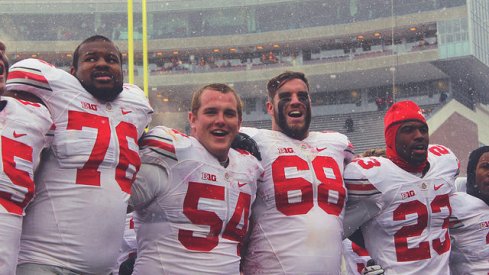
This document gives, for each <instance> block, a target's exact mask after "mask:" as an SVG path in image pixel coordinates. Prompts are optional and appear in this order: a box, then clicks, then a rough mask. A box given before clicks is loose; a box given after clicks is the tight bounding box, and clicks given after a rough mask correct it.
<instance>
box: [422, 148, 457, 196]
mask: <svg viewBox="0 0 489 275" xmlns="http://www.w3.org/2000/svg"><path fill="white" fill-rule="evenodd" d="M428 152H429V153H428V161H429V163H430V165H432V166H434V167H433V169H432V170H436V171H437V173H438V174H439V176H440V177H443V178H445V179H446V180H447V181H448V182H449V183H450V185H451V188H452V193H453V192H455V191H456V185H455V180H456V178H457V177H458V175H459V173H460V161H459V160H458V158H457V156H456V155H455V154H454V153H453V152H452V151H451V150H450V149H448V148H447V147H445V146H443V145H438V144H431V145H430V146H429V148H428Z"/></svg>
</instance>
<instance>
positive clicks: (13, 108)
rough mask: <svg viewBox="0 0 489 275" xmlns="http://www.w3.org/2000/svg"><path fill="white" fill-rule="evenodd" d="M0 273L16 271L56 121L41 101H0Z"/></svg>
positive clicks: (7, 99) (7, 98)
mask: <svg viewBox="0 0 489 275" xmlns="http://www.w3.org/2000/svg"><path fill="white" fill-rule="evenodd" d="M0 105H2V108H3V109H2V110H1V111H0V137H1V138H0V153H1V155H2V161H1V162H0V244H1V245H0V274H2V275H3V274H14V273H15V267H16V266H17V256H18V253H19V247H20V234H21V231H22V216H23V215H24V209H25V207H26V206H27V204H28V203H29V202H30V201H31V199H32V196H33V195H34V171H35V169H36V167H37V165H38V164H39V159H40V153H41V150H42V149H43V148H44V147H45V146H46V145H47V143H48V139H47V138H46V134H47V132H48V130H49V129H50V128H51V125H52V121H51V117H50V115H49V112H48V110H47V109H46V108H45V107H44V106H42V105H41V104H38V103H32V102H28V101H23V100H17V99H14V98H11V97H3V98H2V100H1V101H0Z"/></svg>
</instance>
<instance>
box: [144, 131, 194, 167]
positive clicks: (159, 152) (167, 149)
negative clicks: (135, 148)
mask: <svg viewBox="0 0 489 275" xmlns="http://www.w3.org/2000/svg"><path fill="white" fill-rule="evenodd" d="M187 140H188V137H187V136H185V135H184V134H182V133H180V132H178V131H177V130H174V129H171V128H167V127H164V126H157V127H154V128H153V129H151V130H149V131H148V132H147V133H146V134H144V136H143V137H142V138H141V140H140V142H139V146H140V155H141V162H142V163H147V164H154V165H158V166H161V167H164V168H166V169H169V168H171V167H172V166H173V165H175V164H176V163H177V162H178V159H177V152H176V147H177V146H178V147H182V146H185V145H188V146H190V142H186V141H187Z"/></svg>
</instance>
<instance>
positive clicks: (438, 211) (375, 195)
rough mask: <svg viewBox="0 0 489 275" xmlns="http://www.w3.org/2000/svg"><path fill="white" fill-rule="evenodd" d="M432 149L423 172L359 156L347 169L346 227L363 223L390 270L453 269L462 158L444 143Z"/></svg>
mask: <svg viewBox="0 0 489 275" xmlns="http://www.w3.org/2000/svg"><path fill="white" fill-rule="evenodd" d="M428 151H429V153H428V162H429V163H430V167H429V170H428V172H427V173H426V174H425V175H424V176H423V177H418V176H416V175H413V174H411V173H409V172H407V171H405V170H403V169H401V168H400V167H398V166H397V165H395V164H394V163H393V162H392V161H390V160H389V159H386V158H382V157H371V158H360V159H357V160H355V161H354V162H352V163H351V164H349V165H347V167H346V169H345V182H346V186H347V189H348V196H349V197H348V203H347V210H346V214H345V223H344V226H345V232H351V231H354V230H355V229H356V228H358V226H360V225H362V233H363V237H364V240H365V246H366V248H367V251H368V252H369V254H370V256H371V257H372V258H373V259H374V260H376V261H377V263H378V264H380V265H381V266H382V267H383V268H384V269H385V270H386V274H449V268H448V257H449V255H450V237H449V234H448V224H449V217H450V214H451V212H452V208H451V206H450V202H449V199H448V197H449V195H450V194H451V193H453V192H454V191H455V185H454V181H455V177H456V176H457V175H458V168H459V163H458V160H457V158H456V157H455V155H453V153H452V152H450V151H449V150H448V149H447V148H445V147H443V146H441V145H431V146H430V147H429V149H428ZM347 235H348V233H347Z"/></svg>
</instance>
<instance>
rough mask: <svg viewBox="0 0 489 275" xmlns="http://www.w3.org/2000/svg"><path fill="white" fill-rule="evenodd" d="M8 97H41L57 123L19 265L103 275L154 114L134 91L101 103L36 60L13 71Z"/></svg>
mask: <svg viewBox="0 0 489 275" xmlns="http://www.w3.org/2000/svg"><path fill="white" fill-rule="evenodd" d="M6 87H7V90H22V91H26V92H29V93H32V94H34V95H36V96H37V97H39V98H40V99H41V100H42V101H43V102H44V103H45V104H46V106H47V108H48V109H49V111H50V113H51V117H52V118H53V122H54V126H55V128H54V131H53V134H54V136H53V141H52V146H51V148H50V150H49V151H48V152H47V154H45V156H43V157H44V159H43V161H42V162H41V165H40V167H39V170H38V172H37V173H36V177H35V180H36V185H37V190H36V199H35V200H34V201H33V202H32V203H31V205H30V206H29V207H28V209H27V215H26V218H25V219H24V226H23V232H22V240H21V251H20V254H19V263H20V264H22V263H40V264H47V265H54V266H61V267H64V268H68V269H72V270H75V271H79V272H83V273H95V274H106V273H109V272H110V271H111V268H112V267H113V266H114V265H115V262H116V260H117V256H118V252H119V248H120V244H121V239H122V235H123V232H124V221H125V215H126V207H127V200H128V198H129V193H130V190H131V184H132V182H133V180H134V178H135V176H136V173H137V171H138V169H139V166H140V158H139V155H138V144H137V141H138V139H139V137H140V136H141V135H142V133H143V132H144V128H145V126H146V125H148V123H149V121H150V118H151V117H150V116H151V113H152V109H151V107H150V106H149V103H148V100H147V99H146V97H145V96H144V93H143V92H142V91H141V90H140V89H139V88H137V87H136V86H133V85H124V88H123V91H122V92H121V93H120V94H119V96H118V97H117V98H116V99H115V100H114V101H111V102H107V103H101V102H100V101H98V100H97V99H96V98H94V97H93V96H92V95H91V94H90V93H88V92H87V91H86V90H85V89H84V88H83V87H82V85H81V84H80V82H79V81H78V80H77V79H76V78H75V77H74V76H72V75H70V74H69V73H67V72H65V71H63V70H60V69H56V68H55V67H54V66H52V65H50V64H47V63H45V62H43V61H40V60H37V59H26V60H22V61H20V62H18V63H16V64H14V65H13V66H12V68H11V70H10V73H9V77H8V80H7V86H6Z"/></svg>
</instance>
